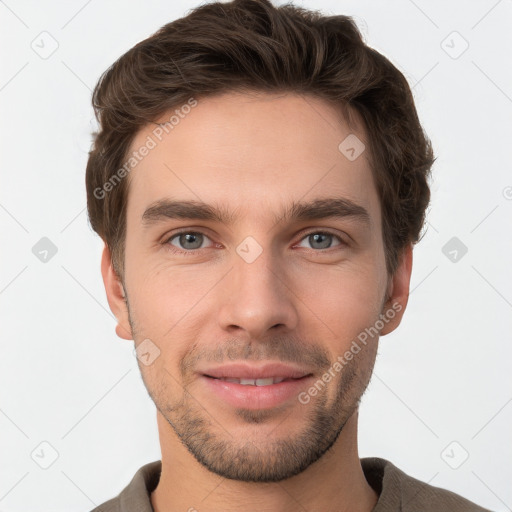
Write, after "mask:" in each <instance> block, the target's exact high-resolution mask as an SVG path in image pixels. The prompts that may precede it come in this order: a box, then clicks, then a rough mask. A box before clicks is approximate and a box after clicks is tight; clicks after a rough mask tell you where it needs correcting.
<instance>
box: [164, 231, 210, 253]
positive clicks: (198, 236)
mask: <svg viewBox="0 0 512 512" xmlns="http://www.w3.org/2000/svg"><path fill="white" fill-rule="evenodd" d="M205 240H210V239H209V238H208V237H207V236H206V235H205V234H204V233H200V232H198V231H181V232H179V233H175V234H174V235H172V236H171V237H170V238H168V239H167V240H166V241H165V244H167V245H172V246H173V247H176V249H171V250H172V251H175V252H182V253H184V252H191V251H194V250H195V249H202V248H203V247H202V245H203V242H204V241H205ZM173 241H174V242H176V243H173Z"/></svg>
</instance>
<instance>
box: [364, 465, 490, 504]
mask: <svg viewBox="0 0 512 512" xmlns="http://www.w3.org/2000/svg"><path fill="white" fill-rule="evenodd" d="M361 466H362V467H363V471H364V474H365V477H366V479H367V480H368V483H369V484H370V485H371V486H372V487H373V488H374V489H375V491H376V492H377V493H378V494H379V495H380V496H379V500H378V502H377V505H376V507H375V510H374V512H381V511H382V512H385V511H387V510H393V508H389V507H388V503H389V504H391V503H392V504H393V506H399V507H400V508H399V510H402V511H403V512H418V511H420V510H421V511H423V512H430V511H431V512H491V511H490V510H489V509H486V508H483V507H481V506H479V505H477V504H476V503H473V502H471V501H469V500H468V499H466V498H464V497H462V496H460V495H459V494H456V493H454V492H452V491H448V490H447V489H443V488H441V487H436V486H433V485H430V484H427V483H425V482H422V481H420V480H418V479H416V478H414V477H412V476H409V475H407V474H406V473H404V472H403V471H402V470H401V469H399V468H398V467H396V466H395V465H394V464H392V463H391V462H389V461H388V460H385V459H381V458H378V457H368V458H365V459H361ZM395 510H396V509H395Z"/></svg>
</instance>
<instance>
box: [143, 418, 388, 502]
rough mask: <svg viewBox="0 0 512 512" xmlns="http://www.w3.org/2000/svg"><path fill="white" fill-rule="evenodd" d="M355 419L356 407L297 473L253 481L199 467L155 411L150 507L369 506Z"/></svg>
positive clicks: (372, 499)
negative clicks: (156, 465) (155, 475)
mask: <svg viewBox="0 0 512 512" xmlns="http://www.w3.org/2000/svg"><path fill="white" fill-rule="evenodd" d="M357 420H358V411H357V410H356V411H355V412H354V414H353V415H352V416H351V417H350V419H349V420H348V421H347V423H346V424H345V427H344V428H343V430H342V432H341V433H340V435H339V437H338V439H337V440H336V442H335V444H334V445H333V446H332V447H331V449H330V450H329V451H328V452H327V453H325V454H324V455H323V457H322V458H321V459H319V460H318V461H316V462H315V463H314V464H312V465H311V466H309V467H308V468H307V469H306V470H304V471H303V472H302V473H300V474H298V475H296V476H294V477H292V478H289V479H287V480H283V481H281V482H275V483H274V482H272V483H255V482H240V481H236V480H228V479H225V478H223V477H221V476H219V475H216V474H215V473H212V472H210V471H209V470H207V469H206V468H204V467H203V466H202V465H201V464H200V463H199V462H197V461H196V459H195V458H194V457H193V456H192V455H191V454H190V453H189V451H188V450H187V449H186V448H185V446H183V444H182V443H181V441H180V440H179V439H178V438H177V436H176V434H175V433H174V430H173V429H172V427H171V426H170V425H169V424H168V423H167V421H166V420H165V418H163V416H162V415H161V414H160V413H159V412H157V422H158V430H159V435H160V444H161V448H162V472H161V475H160V480H159V482H158V486H157V488H156V489H155V490H154V491H153V493H152V495H151V502H152V505H153V509H154V511H155V512H174V511H178V510H187V511H191V512H193V511H194V510H195V511H201V512H203V511H204V512H206V511H208V512H217V511H219V512H220V511H223V512H230V511H235V510H260V511H268V512H292V511H293V512H296V511H297V510H337V511H339V512H348V511H349V510H350V511H351V512H371V510H373V508H374V507H375V504H376V503H377V500H378V495H377V494H376V492H375V491H374V490H373V489H372V488H371V486H370V485H369V484H368V482H367V481H366V479H365V476H364V473H363V470H362V468H361V463H360V460H359V455H358V450H357Z"/></svg>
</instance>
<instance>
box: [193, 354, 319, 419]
mask: <svg viewBox="0 0 512 512" xmlns="http://www.w3.org/2000/svg"><path fill="white" fill-rule="evenodd" d="M199 373H200V381H201V382H202V383H203V384H202V385H203V386H204V390H205V391H206V393H207V394H208V395H209V397H210V398H211V399H214V400H215V399H216V400H218V401H219V402H220V403H221V404H223V405H225V404H228V405H231V406H233V407H236V408H242V409H251V410H258V409H272V408H275V407H278V406H282V405H291V404H292V403H293V402H294V401H297V402H298V396H299V393H300V392H301V391H303V390H304V389H306V388H307V386H308V385H309V384H311V380H312V379H313V373H312V372H309V371H307V370H304V369H301V368H295V367H293V366H289V365H283V364H281V363H275V364H265V365H263V366H254V365H247V364H230V365H224V366H220V367H217V368H209V369H205V370H203V371H201V372H199Z"/></svg>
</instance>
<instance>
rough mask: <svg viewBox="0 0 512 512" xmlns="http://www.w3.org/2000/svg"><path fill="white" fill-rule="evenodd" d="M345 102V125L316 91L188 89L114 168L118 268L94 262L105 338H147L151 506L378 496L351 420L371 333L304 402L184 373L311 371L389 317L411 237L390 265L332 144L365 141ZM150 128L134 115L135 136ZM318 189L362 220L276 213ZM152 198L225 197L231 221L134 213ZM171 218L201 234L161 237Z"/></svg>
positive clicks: (339, 505) (292, 506)
mask: <svg viewBox="0 0 512 512" xmlns="http://www.w3.org/2000/svg"><path fill="white" fill-rule="evenodd" d="M352 115H353V116H354V117H353V121H352V126H350V127H349V125H348V124H347V123H346V121H345V120H344V119H343V118H342V117H341V115H340V114H339V113H338V112H337V111H336V110H335V109H334V107H333V106H332V105H330V104H328V103H326V102H324V100H321V99H318V98H314V97H311V96H300V95H296V94H291V93H290V94H280V95H277V94H273V95H270V94H267V93H266V94H263V93H260V94H251V95H249V94H247V93H245V94H235V93H225V94H222V95H218V96H215V97H210V98H205V99H201V100H200V101H199V102H198V105H197V106H196V107H195V108H194V109H192V111H191V112H190V113H189V114H188V115H187V116H186V117H185V118H184V119H181V121H180V123H179V125H177V126H176V127H175V128H174V129H173V130H172V131H171V132H170V133H169V135H167V136H165V137H164V138H163V140H162V141H161V142H159V143H158V145H157V146H156V147H155V148H154V149H152V150H151V151H150V152H149V154H148V155H147V156H146V157H145V158H144V159H143V160H142V161H141V162H140V163H139V164H138V165H137V167H136V170H134V171H132V173H131V174H130V175H129V180H130V182H129V194H128V204H127V233H126V251H125V274H124V276H122V277H123V278H122V279H120V277H119V276H117V275H116V273H115V271H114V269H113V267H112V263H111V257H110V254H109V251H108V249H107V248H105V250H104V253H103V258H102V275H103V280H104V284H105V289H106V293H107V298H108V302H109V305H110V308H111V309H112V311H113V313H114V314H115V316H116V318H117V320H118V326H117V327H116V332H117V334H118V336H120V337H121V338H124V339H127V340H130V339H133V340H134V341H135V345H136V346H138V345H139V344H140V343H141V342H142V341H143V340H144V339H150V340H151V342H152V343H154V344H155V345H156V346H158V348H159V350H160V356H159V357H157V358H156V359H155V360H154V362H152V364H150V365H147V366H146V365H144V364H141V362H140V361H139V367H140V370H141V373H142V377H143V381H144V384H145V386H146V388H147V390H148V392H149V394H150V396H151V398H152V399H153V400H154V402H155V404H156V406H157V423H158V430H159V437H160V444H161V449H162V473H161V477H160V481H159V484H158V486H157V488H156V489H155V491H154V492H153V493H152V495H151V501H152V504H153V507H154V509H155V511H157V512H163V511H166V512H170V511H178V510H189V509H190V510H193V509H196V510H198V511H201V512H203V511H212V512H213V511H231V510H233V511H234V510H241V509H243V510H251V511H252V510H258V511H276V512H277V511H280V512H285V511H290V512H291V511H296V510H325V511H331V510H337V511H349V510H350V511H358V512H363V511H365V512H369V511H371V510H372V509H373V507H374V506H375V504H376V502H377V499H378V496H377V494H376V493H375V492H374V491H373V489H372V488H371V487H370V485H369V484H368V483H367V481H366V479H365V477H364V473H363V471H362V468H361V464H360V460H359V456H358V448H357V422H358V405H359V401H360V399H361V396H362V395H363V393H364V391H365V390H366V387H367V384H368V382H369V380H370V376H371V373H372V370H373V366H374V362H375V357H376V353H377V348H378V339H379V336H374V337H373V338H369V340H368V343H367V344H366V345H365V346H363V348H362V350H361V351H360V352H359V353H358V354H357V355H355V356H354V357H353V359H352V360H350V361H349V362H348V363H347V364H346V365H345V366H344V367H343V369H342V371H340V372H337V373H336V376H335V377H334V378H333V379H332V380H331V381H330V382H328V383H327V385H326V386H325V387H324V388H323V389H322V390H321V391H319V392H318V394H317V395H316V396H311V400H310V401H309V403H307V404H302V403H300V402H299V400H297V399H293V400H289V401H287V402H286V403H284V404H281V405H280V406H279V407H275V408H272V409H267V410H264V411H262V410H257V411H254V410H248V409H245V408H243V409H239V408H235V407H233V406H231V405H230V404H226V403H223V402H222V400H220V399H219V398H218V397H217V396H216V395H214V394H213V393H212V392H211V391H210V390H209V389H208V388H207V387H206V386H205V385H204V382H203V381H202V379H201V378H200V377H199V374H197V373H196V370H197V369H198V368H199V367H200V366H201V365H204V364H205V362H207V363H208V364H210V365H211V364H218V360H219V359H222V361H224V362H226V361H228V362H230V361H231V360H232V359H236V361H249V362H254V361H256V360H258V361H262V360H265V361H285V362H286V361H290V360H293V361H299V362H300V363H303V364H304V365H306V366H307V367H308V369H310V370H311V371H312V373H313V374H314V376H315V377H316V378H321V377H322V375H323V374H324V373H325V371H326V370H327V369H328V368H329V367H330V366H331V365H332V363H333V362H334V361H336V360H337V358H338V356H340V355H342V354H344V353H345V352H346V351H347V350H348V349H349V348H350V346H351V343H352V341H353V340H355V339H356V338H357V336H358V335H359V334H360V333H361V332H363V331H364V330H365V328H368V327H370V326H373V325H374V324H375V322H376V321H377V320H378V319H379V318H381V317H380V316H379V315H381V314H384V313H385V312H386V311H388V310H389V309H390V308H392V305H393V304H399V305H400V307H401V310H400V311H399V312H396V314H395V315H394V317H393V318H392V319H389V320H388V322H387V323H386V324H385V325H384V327H383V328H382V329H381V330H380V336H382V335H385V334H388V333H390V332H392V331H393V330H394V329H396V327H397V326H398V325H399V323H400V321H401V318H402V315H403V313H404V311H405V308H406V306H407V299H408V293H409V282H410V276H411V269H412V247H411V246H408V247H407V248H406V249H405V250H404V251H403V253H402V258H401V262H400V265H399V267H398V269H397V271H396V272H395V274H394V275H393V276H389V275H388V274H387V272H386V265H385V258H384V245H383V237H382V227H381V212H380V202H379V197H378V194H377V191H376V188H375V185H374V181H373V177H372V172H371V169H370V164H369V161H368V158H367V154H366V152H363V153H362V155H361V156H360V157H358V158H357V159H356V160H354V161H349V160H348V159H347V158H346V157H345V156H344V155H343V154H342V153H341V152H340V151H339V149H338V145H339V144H340V142H341V141H343V140H344V139H345V138H346V137H347V136H348V135H349V134H351V133H352V134H356V135H357V137H358V138H359V139H360V140H361V141H363V142H365V141H366V136H365V132H364V129H363V128H362V124H361V123H360V120H359V118H358V117H357V115H355V113H354V112H353V113H352ZM168 117H169V116H163V117H162V120H163V119H168ZM154 128H155V126H154V125H151V126H147V127H145V128H144V129H142V130H141V131H140V132H139V133H138V134H137V136H136V138H135V140H134V142H133V144H132V148H133V149H136V148H138V147H140V146H141V145H143V144H144V141H145V140H146V137H147V136H148V135H151V133H152V130H154ZM367 147H368V145H367ZM332 197H342V198H348V199H350V200H352V201H354V202H356V203H357V204H359V205H361V206H363V207H364V208H366V209H367V211H368V213H369V215H370V221H371V222H370V225H369V226H365V225H364V224H362V223H359V222H357V220H355V219H352V218H348V217H347V218H328V219H321V220H308V221H303V222H295V221H282V222H277V223H276V218H275V216H276V215H278V216H279V215H281V214H282V212H283V211H284V209H285V208H286V206H287V205H288V204H289V203H290V202H291V201H292V200H297V201H298V200H301V201H309V200H313V199H317V198H332ZM162 198H172V199H180V200H201V201H203V202H206V203H209V204H222V205H224V206H226V207H228V208H229V209H230V210H233V211H236V212H237V213H238V214H239V217H238V218H237V220H236V221H234V222H233V223H232V224H229V225H227V224H223V223H218V222H215V221H210V220H208V221H204V220H187V219H181V220H176V219H166V220H163V221H161V222H159V223H155V224H152V225H151V226H146V227H145V226H144V224H143V222H142V219H141V218H142V214H143V212H144V211H145V209H146V208H147V207H148V206H149V205H150V204H152V203H153V202H154V201H156V200H159V199H162ZM178 228H180V229H182V228H186V229H188V231H189V232H190V231H192V232H193V233H197V232H198V231H199V232H200V233H202V234H204V237H201V235H199V241H198V245H199V246H200V248H193V247H197V246H198V245H196V246H194V245H193V244H191V243H190V242H189V243H188V244H187V240H183V239H181V245H180V237H179V236H177V237H174V238H171V237H172V236H173V235H174V234H175V231H176V230H177V229H178ZM325 231H328V232H329V233H330V234H333V235H334V236H332V237H328V239H327V242H329V241H330V242H331V244H330V246H329V244H327V248H324V247H326V246H325V245H324V246H320V245H319V243H315V241H314V240H312V238H311V237H310V236H309V235H311V234H315V233H319V232H320V233H322V232H324V233H325ZM247 236H251V237H253V238H254V239H255V240H256V241H257V242H258V244H259V246H260V247H261V249H262V252H261V254H260V255H259V256H258V257H257V258H256V260H255V261H253V262H252V263H247V261H245V260H244V259H243V258H241V257H240V256H239V254H238V253H237V251H236V248H237V247H238V246H239V244H240V243H241V242H242V241H243V240H244V239H245V238H246V237H247ZM338 236H339V237H340V238H337V237H338ZM342 241H343V243H342ZM169 247H170V249H176V250H181V251H183V252H187V251H188V252H187V253H186V254H184V255H179V254H176V253H173V252H172V250H170V249H169ZM190 247H192V249H190ZM125 299H126V300H125ZM228 349H229V350H228ZM214 357H217V361H214V359H213V358H214ZM230 358H231V359H230ZM212 361H214V362H213V363H212ZM305 389H307V388H305ZM315 432H316V433H315ZM319 432H320V433H319ZM180 437H181V438H180ZM237 456H239V457H237ZM249 480H252V481H249ZM258 480H259V481H258ZM192 507H193V508H192Z"/></svg>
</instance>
